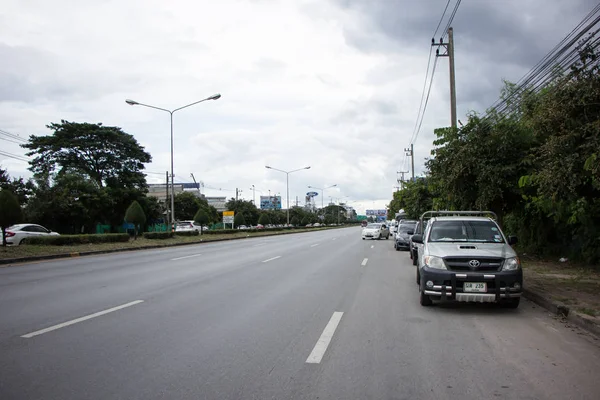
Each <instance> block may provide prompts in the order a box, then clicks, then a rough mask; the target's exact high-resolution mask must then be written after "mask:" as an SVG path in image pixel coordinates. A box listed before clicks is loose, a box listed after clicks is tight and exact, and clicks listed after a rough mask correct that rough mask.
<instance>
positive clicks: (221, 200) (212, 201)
mask: <svg viewBox="0 0 600 400" xmlns="http://www.w3.org/2000/svg"><path fill="white" fill-rule="evenodd" d="M203 197H204V199H206V201H207V202H208V205H209V206H213V207H214V208H216V209H217V211H219V212H223V211H226V210H227V207H225V203H227V197H226V196H223V197H207V196H203Z"/></svg>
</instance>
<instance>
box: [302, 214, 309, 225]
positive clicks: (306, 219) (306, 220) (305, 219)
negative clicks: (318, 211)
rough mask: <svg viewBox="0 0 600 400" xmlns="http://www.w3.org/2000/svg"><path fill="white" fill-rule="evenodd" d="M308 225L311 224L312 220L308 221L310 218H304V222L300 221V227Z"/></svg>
mask: <svg viewBox="0 0 600 400" xmlns="http://www.w3.org/2000/svg"><path fill="white" fill-rule="evenodd" d="M308 224H310V220H309V219H308V216H306V215H305V216H304V218H302V221H300V225H302V226H306V225H308Z"/></svg>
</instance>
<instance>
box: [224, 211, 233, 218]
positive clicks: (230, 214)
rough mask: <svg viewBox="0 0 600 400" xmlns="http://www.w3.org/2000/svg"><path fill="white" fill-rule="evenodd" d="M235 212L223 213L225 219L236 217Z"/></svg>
mask: <svg viewBox="0 0 600 400" xmlns="http://www.w3.org/2000/svg"><path fill="white" fill-rule="evenodd" d="M234 214H235V211H223V217H232V218H233V216H234Z"/></svg>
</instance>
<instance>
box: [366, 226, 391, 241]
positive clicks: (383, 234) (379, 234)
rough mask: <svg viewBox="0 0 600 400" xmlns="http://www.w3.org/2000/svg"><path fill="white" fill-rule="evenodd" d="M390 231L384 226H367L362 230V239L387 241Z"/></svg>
mask: <svg viewBox="0 0 600 400" xmlns="http://www.w3.org/2000/svg"><path fill="white" fill-rule="evenodd" d="M389 237H390V230H389V229H388V227H387V225H386V224H368V225H367V226H365V227H364V228H363V230H362V239H363V240H365V239H383V238H385V239H388V238H389Z"/></svg>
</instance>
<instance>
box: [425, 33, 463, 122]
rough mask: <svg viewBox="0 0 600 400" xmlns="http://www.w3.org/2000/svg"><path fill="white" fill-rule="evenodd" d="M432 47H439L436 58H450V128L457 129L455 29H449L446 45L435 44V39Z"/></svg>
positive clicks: (442, 42)
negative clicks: (441, 48)
mask: <svg viewBox="0 0 600 400" xmlns="http://www.w3.org/2000/svg"><path fill="white" fill-rule="evenodd" d="M431 45H432V46H437V50H436V51H435V56H436V57H448V61H449V64H450V126H452V128H457V116H456V79H455V72H454V29H452V27H450V28H448V42H447V43H444V41H443V40H442V39H440V42H439V43H435V40H434V39H431ZM440 47H443V48H444V49H445V50H446V52H445V53H443V54H440Z"/></svg>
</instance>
